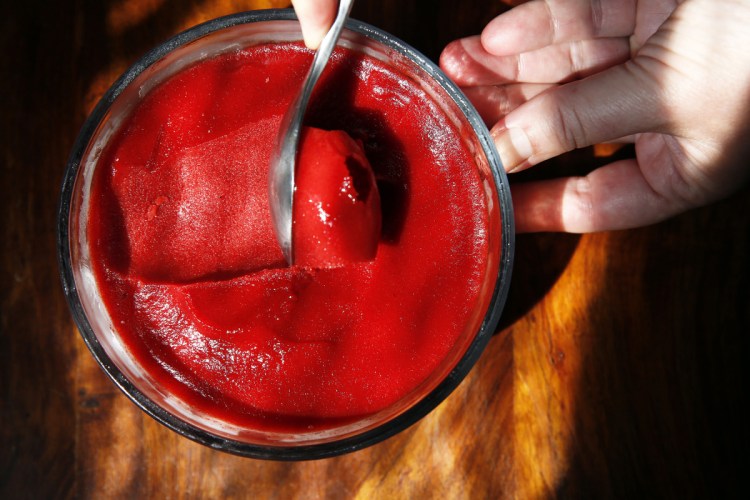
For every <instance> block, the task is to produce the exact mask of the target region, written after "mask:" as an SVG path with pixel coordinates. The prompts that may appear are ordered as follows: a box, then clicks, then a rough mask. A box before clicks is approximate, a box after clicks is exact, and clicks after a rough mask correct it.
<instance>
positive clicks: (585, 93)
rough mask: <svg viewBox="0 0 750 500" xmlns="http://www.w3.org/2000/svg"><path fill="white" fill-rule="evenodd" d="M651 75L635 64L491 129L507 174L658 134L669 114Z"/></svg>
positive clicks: (533, 104)
mask: <svg viewBox="0 0 750 500" xmlns="http://www.w3.org/2000/svg"><path fill="white" fill-rule="evenodd" d="M657 76H658V75H657V74H656V73H655V72H654V70H650V69H648V68H647V65H644V64H640V63H639V62H638V61H636V60H630V61H628V62H626V63H624V64H621V65H618V66H614V67H612V68H609V69H607V70H605V71H602V72H601V73H597V74H595V75H592V76H590V77H588V78H585V79H583V80H578V81H575V82H571V83H568V84H565V85H561V86H558V87H554V88H551V89H550V90H548V91H546V92H544V93H542V94H539V95H537V96H536V97H534V98H533V99H531V100H529V101H528V102H526V103H524V104H522V105H521V106H519V107H518V108H516V109H515V110H513V111H512V112H510V113H509V114H508V115H506V116H505V118H504V119H502V120H501V121H500V122H498V123H497V124H496V125H495V127H493V129H492V136H493V138H494V140H495V145H496V146H497V150H498V153H499V154H500V158H501V160H502V161H503V165H504V167H505V170H507V171H508V172H516V171H520V170H523V169H524V168H527V167H529V166H531V165H535V164H537V163H539V162H541V161H544V160H546V159H548V158H552V157H554V156H557V155H560V154H562V153H565V152H567V151H571V150H573V149H576V148H581V147H585V146H590V145H592V144H596V143H600V142H607V141H611V140H615V139H618V138H621V137H625V136H629V135H632V134H635V133H640V132H659V131H663V129H664V128H665V127H666V124H667V119H668V114H667V113H666V112H665V111H666V110H665V109H664V105H663V104H662V99H661V96H662V93H663V91H662V89H661V88H660V85H659V79H658V78H657Z"/></svg>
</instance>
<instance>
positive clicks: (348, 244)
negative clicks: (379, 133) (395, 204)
mask: <svg viewBox="0 0 750 500" xmlns="http://www.w3.org/2000/svg"><path fill="white" fill-rule="evenodd" d="M293 213H294V217H293V219H294V223H293V225H292V241H293V242H294V263H295V264H298V265H301V266H310V267H317V268H330V267H341V266H344V265H346V264H349V263H353V262H358V261H366V260H372V259H374V258H375V254H376V252H377V251H378V241H379V240H380V222H381V220H380V217H381V216H380V195H379V194H378V187H377V185H376V184H375V176H374V175H373V172H372V168H371V167H370V163H369V162H368V161H367V157H366V156H365V152H364V151H363V150H362V146H361V145H360V144H358V143H357V141H355V140H354V139H352V138H351V137H349V135H348V134H347V133H346V132H344V131H342V130H333V131H327V130H321V129H317V128H312V127H306V128H303V129H302V134H301V137H300V145H299V153H298V165H297V172H296V176H295V190H294V211H293Z"/></svg>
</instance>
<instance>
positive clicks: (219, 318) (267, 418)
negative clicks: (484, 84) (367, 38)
mask: <svg viewBox="0 0 750 500" xmlns="http://www.w3.org/2000/svg"><path fill="white" fill-rule="evenodd" d="M310 61H311V53H310V52H309V51H307V50H306V49H304V48H303V47H301V46H300V45H298V44H269V45H260V46H256V47H251V48H247V49H244V50H240V51H236V52H232V53H227V54H224V55H220V56H217V57H214V58H212V59H208V60H205V61H201V62H198V63H196V64H195V65H193V66H191V67H189V68H187V69H185V70H183V71H181V72H179V73H177V74H176V75H174V76H172V77H170V78H169V79H167V80H166V81H165V82H163V83H162V84H160V85H159V86H157V87H156V88H154V89H153V90H152V91H151V92H150V93H149V94H148V95H147V96H146V97H145V98H144V99H143V100H142V102H141V103H140V104H138V106H137V107H136V108H135V109H134V110H133V111H132V113H131V115H130V116H129V117H128V119H127V120H126V121H125V122H124V124H123V125H122V127H121V128H120V130H119V132H118V133H117V134H116V135H115V137H114V138H113V139H112V140H111V141H110V144H109V145H108V147H107V149H106V150H105V152H104V154H103V155H102V157H101V159H100V161H99V163H98V165H97V169H96V172H95V175H94V179H93V184H92V191H91V197H90V207H89V223H88V229H87V231H88V236H89V241H90V252H91V257H92V259H91V260H92V262H93V266H94V273H95V276H96V279H97V282H98V284H99V287H100V290H101V293H102V296H103V299H104V302H105V304H106V306H107V309H108V311H109V314H110V316H111V317H112V320H113V324H114V325H115V326H116V328H117V331H118V334H119V335H120V337H121V338H122V340H123V343H124V344H125V345H126V346H127V348H128V349H129V351H130V352H131V354H132V355H133V357H134V358H135V360H136V361H137V362H138V363H139V364H140V365H141V367H142V368H143V369H144V370H145V371H146V372H147V373H148V374H149V376H150V378H151V379H153V380H154V381H155V382H156V383H157V384H158V385H159V386H160V387H161V390H162V391H164V392H167V393H170V394H173V395H175V396H176V397H178V398H180V399H181V400H182V401H184V402H185V403H186V404H187V405H189V406H191V407H192V408H193V409H194V410H195V411H196V412H198V413H200V414H203V415H207V416H210V417H215V418H219V419H222V420H225V421H227V422H230V423H232V424H236V425H240V426H249V427H251V428H256V429H266V430H274V431H279V430H310V429H325V428H330V427H332V426H334V425H338V424H341V423H345V422H351V421H354V420H356V419H358V418H361V417H362V416H366V415H371V414H373V413H375V412H378V411H379V410H382V409H384V408H386V407H388V406H389V405H392V404H394V403H395V402H397V401H399V400H400V399H402V398H403V397H405V396H406V395H408V394H409V393H410V392H411V391H413V390H414V389H415V388H417V387H418V386H419V385H420V384H421V383H422V382H423V381H425V380H426V379H427V378H428V377H429V376H430V375H431V373H433V372H434V371H435V370H436V369H437V368H438V367H440V366H441V363H442V362H443V360H444V359H445V358H446V357H447V356H448V355H451V356H453V355H454V354H453V351H452V350H453V349H454V347H455V345H456V343H457V342H459V341H460V342H464V340H462V339H464V338H465V332H466V331H467V329H475V328H476V326H477V316H478V315H480V316H481V314H482V310H481V309H482V306H480V305H478V302H480V299H479V291H480V288H481V287H482V281H483V279H484V276H485V273H486V268H487V253H488V242H487V223H488V222H487V207H486V205H485V201H484V200H485V197H484V193H483V188H482V183H481V180H480V178H479V175H478V174H477V172H476V168H475V166H474V160H473V155H472V154H471V152H470V151H469V150H468V148H467V146H466V145H465V143H464V141H463V140H462V138H461V135H460V133H459V132H458V130H457V129H456V127H455V126H454V125H453V124H452V123H451V122H450V121H449V120H448V118H447V117H446V116H445V114H444V112H443V111H442V110H441V108H440V107H438V106H437V105H436V104H435V103H434V102H433V101H432V100H431V99H430V98H429V97H428V96H427V94H426V93H425V92H424V91H423V90H422V89H421V88H420V87H419V86H418V85H417V84H415V83H414V82H413V81H411V80H409V79H408V78H406V77H404V76H403V75H402V74H400V73H399V72H398V71H396V70H394V69H392V68H390V67H388V66H386V65H385V64H384V63H382V62H380V61H378V60H376V59H374V58H372V57H369V56H365V55H360V54H357V53H354V52H351V51H348V50H344V49H337V51H336V53H335V54H334V59H333V60H332V62H331V65H330V67H329V68H328V69H327V70H326V73H325V74H324V75H323V77H322V79H321V82H320V85H319V87H318V89H319V91H318V92H317V93H316V94H315V95H314V96H313V100H312V104H311V108H310V110H309V112H308V115H307V118H306V123H307V124H308V125H310V126H313V127H317V128H320V129H325V130H343V131H345V132H346V133H348V134H349V135H350V136H351V137H352V138H354V140H356V141H358V142H359V143H360V144H362V145H363V146H364V151H365V154H366V156H367V159H368V160H369V163H370V165H371V166H372V170H373V172H374V175H375V179H376V180H377V188H378V191H379V192H380V210H381V213H382V230H381V233H380V236H379V239H378V241H377V248H376V252H375V257H374V259H372V260H366V261H361V262H360V261H352V262H348V263H347V262H344V263H343V265H341V266H340V267H336V268H332V269H319V268H316V267H314V266H313V267H311V266H300V265H295V266H291V267H288V266H287V265H286V264H285V262H284V259H283V257H282V253H281V250H280V248H279V246H278V243H277V242H276V239H275V237H274V233H273V229H272V227H271V217H270V213H269V207H268V197H267V186H268V179H267V175H268V160H269V156H270V152H271V148H272V145H273V144H274V141H275V138H276V134H277V132H278V127H279V124H280V121H281V117H282V115H283V113H284V112H285V110H286V108H287V106H288V105H289V102H290V101H291V99H292V97H293V95H294V93H295V92H296V91H297V90H298V89H299V86H300V83H301V81H302V78H303V77H304V75H305V73H306V71H307V68H308V67H309V64H310ZM380 224H381V223H380V221H377V224H376V225H377V226H380ZM366 239H367V238H366V237H365V240H366ZM368 252H369V251H368ZM368 257H369V254H368Z"/></svg>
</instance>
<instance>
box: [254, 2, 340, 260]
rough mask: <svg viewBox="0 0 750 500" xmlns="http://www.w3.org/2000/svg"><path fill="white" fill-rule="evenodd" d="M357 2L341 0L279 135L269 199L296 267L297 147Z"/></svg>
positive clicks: (286, 253) (288, 256)
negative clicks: (309, 105)
mask: <svg viewBox="0 0 750 500" xmlns="http://www.w3.org/2000/svg"><path fill="white" fill-rule="evenodd" d="M353 3H354V0H340V2H339V10H338V13H337V14H336V19H335V20H334V22H333V25H332V26H331V29H329V30H328V33H326V35H325V37H323V41H322V42H321V43H320V47H319V48H318V50H317V51H315V56H314V57H313V62H312V65H311V66H310V70H309V71H308V73H307V77H306V78H305V81H304V83H303V85H302V89H301V90H300V92H299V94H297V97H295V99H294V100H293V101H292V103H291V104H290V106H289V109H287V112H286V113H285V114H284V117H283V118H282V120H281V127H280V128H279V130H282V131H284V133H283V134H280V135H279V138H278V139H279V143H278V144H277V146H276V148H275V153H274V155H273V157H272V159H271V163H272V165H275V166H276V168H272V169H271V170H272V171H271V179H270V185H269V187H270V189H269V197H270V202H271V216H272V218H273V221H274V229H275V231H276V236H277V238H278V240H279V244H280V246H281V250H282V252H283V253H284V257H285V258H286V261H287V262H289V263H290V264H291V263H292V258H293V255H292V254H293V252H292V204H293V202H294V186H295V184H294V174H295V172H294V170H295V165H296V157H297V145H298V143H299V135H300V129H301V127H302V120H303V118H304V116H305V110H306V109H307V103H308V101H309V100H310V94H312V91H313V88H315V84H316V83H317V82H318V79H319V78H320V75H321V74H322V73H323V69H325V67H326V64H328V59H329V58H330V57H331V54H332V53H333V49H334V47H336V42H337V41H338V39H339V36H340V35H341V30H342V29H344V24H345V23H346V19H347V18H348V17H349V12H350V11H351V9H352V4H353Z"/></svg>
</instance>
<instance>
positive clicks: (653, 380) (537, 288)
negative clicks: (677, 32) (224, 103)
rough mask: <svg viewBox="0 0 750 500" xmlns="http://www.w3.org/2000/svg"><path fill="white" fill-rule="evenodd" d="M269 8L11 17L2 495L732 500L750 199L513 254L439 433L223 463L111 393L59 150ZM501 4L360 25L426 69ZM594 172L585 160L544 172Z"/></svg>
mask: <svg viewBox="0 0 750 500" xmlns="http://www.w3.org/2000/svg"><path fill="white" fill-rule="evenodd" d="M281 3H283V2H281ZM269 4H270V3H269V2H260V1H257V2H253V1H252V0H247V1H240V0H236V1H213V2H209V1H199V0H190V1H177V0H131V1H127V2H126V1H119V0H117V1H115V0H111V1H101V2H94V1H86V2H51V1H50V2H36V3H34V4H33V5H32V3H30V2H12V3H10V4H8V5H4V7H3V10H4V11H5V15H4V16H3V20H2V29H0V37H2V47H3V49H4V50H3V57H1V58H0V95H2V121H1V122H0V127H1V128H0V147H1V149H2V153H3V156H2V182H0V189H1V190H2V193H1V194H0V212H1V213H2V214H3V226H2V236H3V238H2V249H3V250H2V261H1V262H2V265H1V266H0V268H1V269H0V272H1V273H2V274H1V276H2V281H1V283H2V291H1V292H0V294H1V295H0V306H1V308H2V309H1V315H0V498H66V497H80V498H103V497H104V498H107V497H127V498H148V497H152V498H194V497H196V498H225V497H226V498H253V497H261V498H263V497H275V498H286V497H303V498H350V497H357V498H370V497H382V498H422V497H428V498H431V497H445V498H499V497H508V498H547V497H574V498H582V497H583V498H587V497H636V498H638V497H666V498H683V497H709V498H721V497H734V496H740V492H742V491H743V490H744V489H745V482H744V469H745V462H746V460H745V456H746V449H747V446H748V444H749V443H748V431H747V426H746V422H747V412H746V411H745V410H744V409H743V403H744V402H745V401H744V400H745V399H746V395H745V388H746V387H745V383H744V380H745V378H746V375H747V368H746V364H745V362H744V356H745V353H747V352H748V345H747V344H748V340H747V339H748V333H750V294H749V292H748V290H749V289H750V262H749V259H748V256H750V217H749V216H748V214H750V196H748V194H749V192H748V190H747V189H744V190H743V191H741V192H740V193H739V194H737V195H735V196H733V197H731V198H730V199H728V200H726V201H723V202H720V203H717V204H715V205H713V206H710V207H706V208H702V209H698V210H694V211H692V212H690V213H687V214H685V215H682V216H680V217H677V218H675V219H673V220H670V221H667V222H664V223H662V224H659V225H656V226H652V227H648V228H644V229H639V230H632V231H621V232H612V233H602V234H595V235H587V236H575V235H526V236H521V237H519V238H518V250H517V262H516V267H515V274H514V282H513V285H512V289H511V294H510V298H509V304H508V308H507V311H506V315H505V317H504V318H503V321H502V328H501V330H500V331H499V332H498V333H497V334H496V335H495V336H494V338H493V339H492V341H491V343H490V345H489V347H488V349H487V351H486V352H485V353H484V354H483V356H482V358H481V360H480V362H479V363H478V365H477V366H476V368H475V369H474V370H473V371H472V372H471V374H470V375H469V377H468V378H467V379H466V381H465V382H464V383H463V384H462V385H461V386H460V387H459V389H458V390H457V391H456V392H455V393H454V394H453V395H452V396H451V397H450V398H449V399H448V400H447V401H445V402H444V403H443V404H442V405H441V406H440V407H439V408H438V409H437V410H436V411H434V412H433V413H432V414H430V415H429V416H428V417H426V418H425V419H423V420H422V421H421V422H419V423H418V424H416V425H415V426H413V427H412V428H410V429H408V430H406V431H405V432H403V433H401V434H400V435H398V436H395V437H394V438H392V439H389V440H388V441H386V442H384V443H381V444H379V445H376V446H373V447H371V448H369V449H366V450H363V451H360V452H357V453H353V454H350V455H347V456H343V457H338V458H333V459H328V460H320V461H314V462H304V463H274V462H264V461H256V460H250V459H243V458H240V457H235V456H231V455H227V454H223V453H220V452H216V451H213V450H210V449H208V448H205V447H203V446H200V445H198V444H195V443H193V442H191V441H188V440H186V439H184V438H181V437H179V436H178V435H176V434H175V433H173V432H171V431H169V430H167V429H166V428H164V427H162V426H161V425H159V424H157V423H156V422H155V421H153V420H152V419H150V418H149V417H146V416H144V415H143V414H142V413H141V412H140V411H139V410H138V409H137V408H136V407H135V406H134V405H133V404H132V403H130V402H129V401H128V400H127V399H126V398H125V397H124V396H123V395H122V394H120V393H119V392H118V391H117V389H116V388H115V387H114V385H113V384H111V383H110V382H109V380H108V379H107V378H106V377H105V376H104V375H103V373H102V372H101V370H100V369H99V367H98V366H97V365H96V363H95V362H94V361H93V358H92V357H91V355H90V354H89V353H88V351H87V350H86V347H85V346H84V345H83V342H82V341H81V339H80V337H79V335H78V333H77V331H76V329H75V327H74V325H73V323H72V321H71V319H70V316H69V314H68V311H67V307H66V304H65V301H64V298H63V295H62V292H61V288H60V285H59V279H58V271H57V265H56V256H55V251H56V250H55V219H56V204H57V198H58V191H59V184H60V180H61V175H62V170H63V167H64V165H65V161H66V158H67V154H68V151H69V150H70V148H71V146H72V143H73V140H74V138H75V135H76V133H77V131H78V129H79V127H80V126H81V124H82V122H83V120H84V119H85V117H86V115H87V113H88V112H89V111H90V109H91V108H92V107H93V105H94V104H95V102H96V99H98V97H99V96H100V95H101V94H102V93H103V92H104V90H106V88H107V87H108V85H109V84H110V83H111V82H112V81H113V80H114V79H115V78H116V76H117V75H118V74H119V73H120V72H121V71H123V70H124V69H125V68H126V67H127V66H128V65H129V64H130V63H132V62H133V61H134V60H135V59H136V58H137V57H139V56H140V55H142V54H143V53H144V52H145V51H146V50H148V49H149V48H150V47H152V46H154V45H155V44H157V43H159V42H160V41H162V40H164V39H166V38H167V37H169V36H171V35H173V34H174V33H176V32H178V31H180V30H181V29H184V28H187V27H189V26H191V25H194V24H196V23H198V22H200V21H203V20H207V19H209V18H212V17H215V16H218V15H223V14H227V13H230V12H233V11H238V10H243V9H246V8H250V7H252V6H254V5H255V6H257V5H264V6H265V5H269ZM503 8H504V7H503V5H502V4H501V3H500V2H497V1H489V0H486V1H480V0H471V1H466V2H455V1H454V2H448V1H436V2H428V1H422V0H415V1H411V2H408V1H407V2H402V1H379V2H376V1H365V0H360V1H358V2H357V6H356V8H355V16H356V17H358V18H360V19H363V20H365V21H368V22H370V23H372V24H375V25H378V26H380V27H382V28H384V29H386V30H388V31H391V32H393V33H395V34H396V35H397V36H399V37H401V38H403V39H404V40H406V41H407V42H408V43H410V44H412V45H414V46H416V47H417V48H419V49H421V50H423V51H424V52H425V53H426V54H428V55H429V56H430V57H433V58H436V57H437V56H438V55H439V52H440V49H441V47H442V46H443V45H444V44H445V43H447V42H448V41H450V40H451V39H453V38H456V37H458V36H464V35H467V34H471V33H475V32H478V31H479V30H480V29H481V27H482V26H483V25H484V24H485V23H486V22H487V21H488V20H489V19H491V18H492V17H493V16H494V15H496V14H497V13H499V12H500V11H501V10H502V9H503ZM600 161H602V160H600V159H596V158H594V155H593V154H592V151H591V150H586V151H582V152H579V153H577V154H576V155H570V156H568V157H566V158H563V159H561V160H558V161H557V162H550V164H548V165H547V166H542V167H540V168H539V171H541V170H542V169H546V171H555V170H569V169H570V168H580V167H581V166H583V167H585V168H590V166H591V165H594V164H596V162H600ZM534 175H538V174H534Z"/></svg>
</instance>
